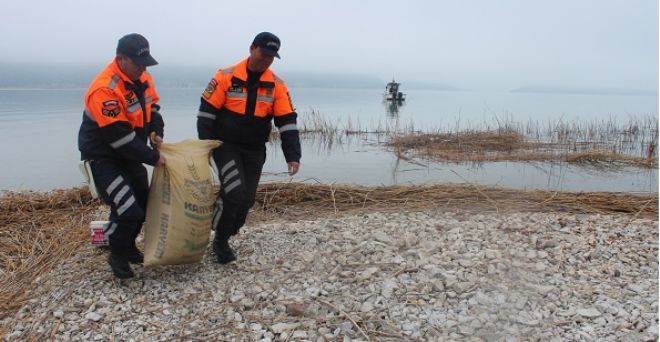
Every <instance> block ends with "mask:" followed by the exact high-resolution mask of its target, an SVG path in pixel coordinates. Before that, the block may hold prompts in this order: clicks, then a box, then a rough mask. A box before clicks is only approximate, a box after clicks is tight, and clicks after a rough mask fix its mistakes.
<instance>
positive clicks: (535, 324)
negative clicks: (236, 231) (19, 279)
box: [0, 211, 658, 341]
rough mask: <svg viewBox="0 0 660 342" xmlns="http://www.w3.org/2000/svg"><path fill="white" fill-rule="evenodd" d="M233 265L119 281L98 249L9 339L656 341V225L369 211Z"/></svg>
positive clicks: (299, 233)
mask: <svg viewBox="0 0 660 342" xmlns="http://www.w3.org/2000/svg"><path fill="white" fill-rule="evenodd" d="M232 245H233V246H234V248H235V250H236V252H237V255H238V261H237V262H235V263H232V264H229V265H219V264H217V263H215V262H214V255H213V254H212V252H209V253H207V255H206V257H205V258H204V261H203V263H201V264H197V265H183V266H166V267H155V268H143V267H141V266H135V267H134V269H135V270H136V274H137V277H136V278H134V279H130V280H126V281H118V280H115V279H114V278H113V277H112V275H111V273H110V272H109V267H108V265H107V264H106V262H105V253H104V252H103V251H101V250H97V249H94V248H93V247H86V248H84V249H83V250H82V251H81V253H79V254H77V255H76V256H75V257H74V258H72V259H70V260H69V261H67V262H66V263H65V264H62V265H60V266H59V267H57V268H55V269H54V270H52V272H50V273H49V274H46V275H43V276H42V277H40V278H39V279H37V280H36V281H35V282H34V291H35V293H34V294H35V296H36V297H35V299H34V300H32V302H31V303H30V304H29V305H26V306H24V307H22V308H21V309H20V310H19V312H18V313H17V314H16V315H15V316H14V317H9V318H7V319H5V320H4V321H2V322H0V323H1V324H3V325H8V326H9V327H10V332H9V333H8V334H7V335H6V336H4V339H5V340H9V341H18V340H45V339H47V340H56V341H60V340H62V341H64V340H74V341H166V340H167V341H169V340H181V341H188V340H205V341H210V340H222V341H224V340H227V341H367V340H370V341H399V340H419V341H451V340H456V341H462V340H468V341H527V340H544V341H567V340H571V341H596V340H598V341H620V340H630V341H654V340H657V339H658V221H657V220H650V219H646V218H635V217H634V216H632V215H621V216H618V215H599V214H563V213H525V212H516V213H483V214H479V213H474V212H469V213H468V212H462V211H451V212H440V211H422V212H385V211H383V212H373V213H365V214H351V215H345V216H342V217H333V218H319V219H316V220H299V221H296V222H286V221H282V220H277V221H272V222H267V223H251V224H249V225H247V226H246V227H244V228H243V230H242V233H241V234H240V235H239V236H237V237H236V238H235V239H233V240H232Z"/></svg>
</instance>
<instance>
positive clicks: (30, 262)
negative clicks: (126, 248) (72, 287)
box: [0, 188, 100, 334]
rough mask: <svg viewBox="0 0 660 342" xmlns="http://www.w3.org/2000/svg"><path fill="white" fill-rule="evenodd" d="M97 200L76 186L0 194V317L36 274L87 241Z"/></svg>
mask: <svg viewBox="0 0 660 342" xmlns="http://www.w3.org/2000/svg"><path fill="white" fill-rule="evenodd" d="M99 204H100V202H98V201H95V200H92V198H91V196H90V195H89V193H88V191H87V190H86V189H79V188H76V189H70V190H55V191H51V192H48V193H36V192H7V193H5V194H4V195H3V196H2V197H1V198H0V274H1V275H2V277H1V278H0V319H2V318H4V317H6V316H7V315H10V314H12V313H14V312H15V311H16V309H18V308H19V307H20V306H22V305H23V304H24V303H25V302H26V301H27V300H29V299H30V298H31V291H32V282H33V281H34V280H35V279H36V278H38V277H39V276H41V275H43V274H44V273H47V272H48V271H49V270H50V269H52V268H53V267H54V266H56V265H57V264H58V263H59V262H61V261H62V260H65V259H67V258H69V257H70V256H71V255H73V254H75V253H76V252H77V251H78V250H79V248H80V247H81V246H82V245H83V244H84V243H85V242H86V241H89V228H87V226H88V224H89V221H90V220H91V219H90V218H91V214H92V213H93V212H94V211H95V210H96V209H97V208H98V206H99ZM0 330H2V329H0ZM1 333H2V331H0V334H1Z"/></svg>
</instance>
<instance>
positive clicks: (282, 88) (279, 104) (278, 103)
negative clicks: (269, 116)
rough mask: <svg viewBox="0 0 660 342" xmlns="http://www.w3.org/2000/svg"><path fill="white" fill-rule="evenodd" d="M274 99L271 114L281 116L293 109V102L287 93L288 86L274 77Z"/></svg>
mask: <svg viewBox="0 0 660 342" xmlns="http://www.w3.org/2000/svg"><path fill="white" fill-rule="evenodd" d="M274 95H275V99H274V103H273V116H282V115H286V114H289V113H291V112H293V111H294V109H293V102H292V101H291V96H290V95H289V88H287V86H286V84H284V82H281V80H280V79H279V78H277V77H275V94H274Z"/></svg>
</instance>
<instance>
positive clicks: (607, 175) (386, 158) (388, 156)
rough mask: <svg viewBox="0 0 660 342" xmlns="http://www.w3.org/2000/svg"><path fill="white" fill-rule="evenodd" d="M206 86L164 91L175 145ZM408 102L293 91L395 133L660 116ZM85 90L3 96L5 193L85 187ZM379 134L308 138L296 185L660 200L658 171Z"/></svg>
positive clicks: (477, 99)
mask: <svg viewBox="0 0 660 342" xmlns="http://www.w3.org/2000/svg"><path fill="white" fill-rule="evenodd" d="M202 88H203V86H202V87H200V88H199V89H198V88H161V89H159V93H160V95H161V104H162V107H163V109H162V114H163V116H164V118H165V124H166V127H165V134H166V137H165V140H166V142H167V141H169V142H176V141H179V140H183V139H187V138H195V137H196V136H197V134H196V129H195V123H196V113H197V108H198V105H199V96H200V93H201V91H202ZM403 91H404V92H406V93H407V101H406V103H405V104H404V105H403V106H400V107H398V108H396V109H395V110H393V109H392V108H389V107H388V106H386V105H385V104H383V103H382V102H381V99H382V97H381V93H382V90H380V89H315V88H292V89H291V95H292V97H293V101H294V105H295V106H296V107H297V111H298V113H299V115H300V117H301V120H304V117H305V116H309V115H310V113H311V112H312V111H314V112H317V113H319V114H320V115H321V116H322V117H324V118H326V120H327V121H328V122H332V123H334V124H336V125H338V126H339V127H347V126H349V125H350V126H351V127H358V126H359V127H362V128H374V127H384V126H385V125H390V126H391V125H395V124H398V125H399V126H414V127H415V129H420V130H430V129H448V128H449V129H451V130H457V129H465V128H483V127H496V126H497V122H498V121H500V122H501V121H502V120H508V121H516V122H528V121H533V122H539V123H543V122H548V121H549V122H556V121H558V120H562V121H564V122H573V121H582V122H593V121H599V120H602V121H607V120H615V121H623V122H625V121H628V120H630V119H633V120H634V119H635V118H641V117H644V116H649V115H654V116H657V115H658V97H657V96H623V95H578V94H576V95H571V94H532V93H509V92H471V91H434V90H418V89H403ZM84 92H85V89H60V90H55V89H28V90H19V89H13V90H12V89H9V90H7V89H5V90H0V144H1V146H2V150H1V151H2V152H1V153H0V164H2V165H3V167H2V169H3V170H2V173H1V174H0V190H39V191H44V190H51V189H55V188H68V187H72V186H78V185H80V184H81V178H80V175H79V172H78V169H77V164H78V160H79V152H78V150H77V132H78V127H79V125H80V121H81V116H82V109H83V104H82V97H83V95H84ZM378 139H379V138H378V137H376V136H365V137H353V138H351V139H347V140H346V141H344V142H343V143H341V144H333V145H332V146H330V147H328V146H326V144H325V143H324V142H323V141H319V140H314V139H305V140H303V159H302V167H301V171H300V173H299V174H298V175H296V176H295V177H294V180H295V181H307V182H321V183H347V184H362V185H391V184H431V183H448V182H451V183H465V182H471V183H478V184H485V185H497V186H504V187H512V188H520V189H545V190H567V191H635V192H657V191H658V170H657V169H654V170H650V171H649V170H641V169H636V168H625V169H622V170H617V171H608V172H602V171H596V170H593V169H585V168H582V167H575V166H569V165H566V164H551V163H514V162H497V163H486V164H482V165H462V164H461V165H456V164H444V163H427V162H422V163H409V162H405V161H401V160H397V158H396V156H395V155H394V153H392V152H391V151H389V150H388V149H387V148H386V147H385V146H384V145H383V144H381V143H380V142H379V141H378ZM381 139H382V138H381ZM268 148H269V150H270V151H269V154H268V159H267V162H266V165H265V169H264V178H263V179H264V180H279V181H288V180H289V179H290V177H288V176H287V175H286V174H284V171H285V170H286V165H285V162H284V157H283V155H282V153H281V151H280V149H279V145H278V144H269V145H268Z"/></svg>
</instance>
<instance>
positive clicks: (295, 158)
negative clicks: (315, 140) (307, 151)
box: [274, 112, 301, 163]
mask: <svg viewBox="0 0 660 342" xmlns="http://www.w3.org/2000/svg"><path fill="white" fill-rule="evenodd" d="M297 117H298V114H296V112H291V113H289V114H286V115H282V116H276V117H275V119H274V121H275V126H277V129H278V130H279V132H280V140H281V141H282V152H283V153H284V159H286V162H287V163H288V162H300V157H301V151H300V137H299V133H298V126H297V124H296V118H297Z"/></svg>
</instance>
